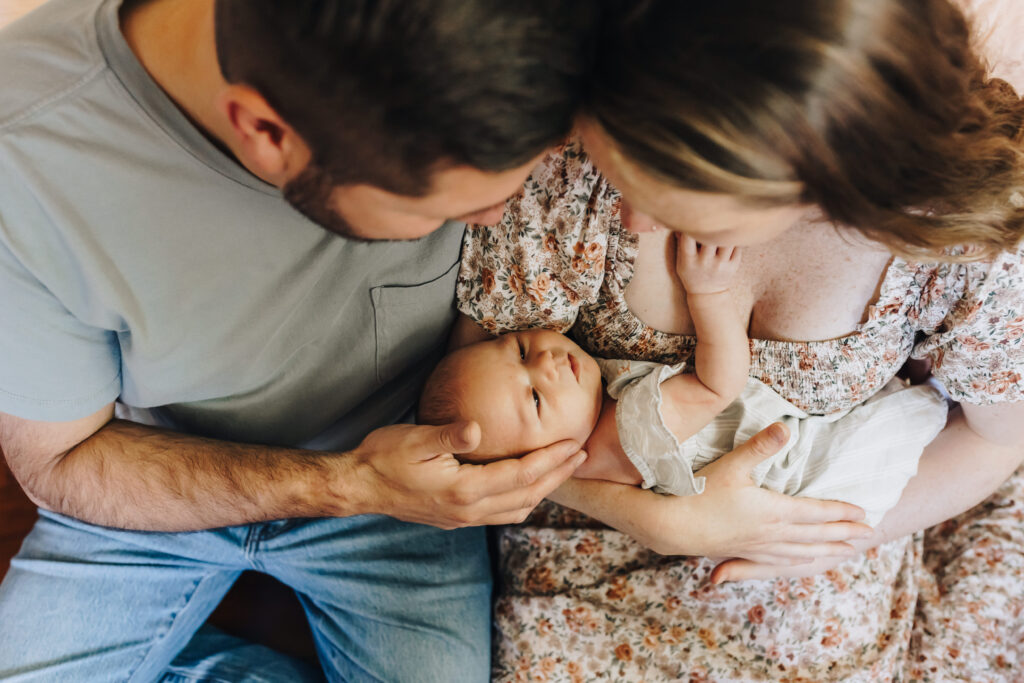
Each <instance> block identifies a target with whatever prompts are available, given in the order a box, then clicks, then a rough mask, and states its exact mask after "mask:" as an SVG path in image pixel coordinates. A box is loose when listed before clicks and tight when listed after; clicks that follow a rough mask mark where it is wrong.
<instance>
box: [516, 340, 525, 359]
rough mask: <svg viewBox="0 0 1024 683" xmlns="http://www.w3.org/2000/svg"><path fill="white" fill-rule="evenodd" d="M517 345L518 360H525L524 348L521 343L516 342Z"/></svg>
mask: <svg viewBox="0 0 1024 683" xmlns="http://www.w3.org/2000/svg"><path fill="white" fill-rule="evenodd" d="M516 343H517V344H519V360H526V347H525V346H523V342H521V341H517V342H516Z"/></svg>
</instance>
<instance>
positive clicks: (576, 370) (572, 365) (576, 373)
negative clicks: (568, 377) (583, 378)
mask: <svg viewBox="0 0 1024 683" xmlns="http://www.w3.org/2000/svg"><path fill="white" fill-rule="evenodd" d="M566 355H567V356H568V357H569V369H570V370H572V375H573V377H575V378H576V382H577V383H579V381H580V364H579V362H578V361H577V360H576V357H575V356H573V355H572V354H571V353H569V354H566Z"/></svg>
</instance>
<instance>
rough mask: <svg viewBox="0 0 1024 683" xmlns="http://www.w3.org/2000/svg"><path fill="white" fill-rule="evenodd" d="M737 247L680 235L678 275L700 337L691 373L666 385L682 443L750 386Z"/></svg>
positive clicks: (668, 417) (672, 424) (669, 420)
mask: <svg viewBox="0 0 1024 683" xmlns="http://www.w3.org/2000/svg"><path fill="white" fill-rule="evenodd" d="M739 265H740V250H739V248H738V247H713V246H708V245H701V244H699V243H697V242H696V241H695V240H694V239H693V238H692V237H688V236H686V235H680V236H679V237H678V241H677V243H676V273H677V274H678V275H679V279H680V280H681V281H682V283H683V286H684V287H685V288H686V305H687V307H688V308H689V310H690V317H691V318H692V319H693V326H694V329H695V330H696V334H697V347H696V349H695V351H694V370H695V372H694V373H692V374H686V375H678V376H676V377H673V378H672V379H670V380H668V381H666V382H665V383H664V384H663V385H662V393H663V396H664V398H665V403H664V404H663V405H664V409H663V411H662V412H663V417H664V418H665V422H666V424H667V425H668V427H669V429H671V430H672V432H673V433H674V434H675V435H676V437H677V438H678V439H679V440H680V441H684V440H686V439H688V438H689V437H690V436H692V435H694V434H696V433H697V432H698V431H700V430H701V429H702V428H703V427H704V426H705V425H707V424H708V423H709V422H711V420H712V419H714V417H715V416H716V415H718V413H720V412H721V411H722V410H723V409H724V408H725V407H726V406H727V405H729V404H730V403H732V402H733V401H734V400H735V399H736V397H737V396H739V395H740V392H742V391H743V387H744V386H745V385H746V382H747V374H748V373H749V371H750V342H749V340H748V339H747V326H748V324H749V321H750V312H749V310H746V309H745V308H741V307H740V306H739V305H738V303H737V302H736V300H735V292H734V291H733V285H734V284H735V280H736V274H737V272H738V271H739Z"/></svg>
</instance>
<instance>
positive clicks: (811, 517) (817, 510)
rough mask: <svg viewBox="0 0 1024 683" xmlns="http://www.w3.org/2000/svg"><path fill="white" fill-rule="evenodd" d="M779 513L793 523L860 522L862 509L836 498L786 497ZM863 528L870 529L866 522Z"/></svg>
mask: <svg viewBox="0 0 1024 683" xmlns="http://www.w3.org/2000/svg"><path fill="white" fill-rule="evenodd" d="M782 505H783V506H784V507H783V509H782V510H780V512H779V514H780V516H781V517H783V518H784V519H786V520H787V521H790V522H793V523H795V524H800V523H803V524H824V523H826V522H860V521H861V520H862V519H864V510H863V509H861V508H859V507H857V506H856V505H851V504H850V503H844V502H842V501H838V500H815V499H813V498H789V497H787V498H786V500H785V502H784V503H782ZM860 526H862V527H863V528H864V529H867V530H869V531H870V530H871V527H869V526H867V525H866V524H861V525H860Z"/></svg>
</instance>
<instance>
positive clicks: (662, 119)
mask: <svg viewBox="0 0 1024 683" xmlns="http://www.w3.org/2000/svg"><path fill="white" fill-rule="evenodd" d="M609 4H610V6H609V8H608V12H609V16H608V17H607V21H606V23H605V29H604V35H603V37H602V40H601V41H600V43H599V45H600V50H599V56H598V63H597V65H596V68H595V70H594V75H593V77H592V80H591V83H590V88H589V95H588V111H587V116H589V117H590V118H591V119H592V120H593V121H595V122H597V123H598V124H599V125H600V126H601V127H602V128H603V129H604V130H605V132H606V133H607V134H608V135H609V136H610V137H611V139H612V141H613V144H614V145H615V146H616V147H617V148H618V150H619V151H620V152H621V153H622V154H624V155H625V156H626V157H628V158H629V159H631V160H632V161H633V162H634V163H635V164H637V165H639V166H640V167H641V168H642V169H644V170H645V171H647V172H648V173H650V174H651V175H653V176H654V177H656V178H658V179H659V180H663V181H665V182H666V183H669V184H671V185H673V186H677V187H682V188H687V189H692V190H699V191H708V192H719V193H728V194H733V195H737V196H740V197H743V198H745V199H747V200H748V201H750V202H754V203H760V204H764V205H780V204H793V203H813V204H816V205H818V206H820V207H821V208H822V209H823V210H824V212H825V214H826V215H827V216H828V217H829V219H831V220H832V221H834V222H835V223H839V224H845V225H849V226H853V227H856V228H858V229H859V230H860V231H862V232H863V233H865V234H866V235H867V236H868V237H870V238H872V239H876V240H878V241H880V242H882V243H884V244H886V245H887V246H889V247H890V249H892V250H893V251H894V252H895V253H897V254H900V255H903V256H906V257H908V258H913V259H918V260H920V259H922V258H925V259H929V258H930V259H934V258H943V257H946V258H956V260H965V259H977V258H986V257H990V256H992V255H994V254H995V253H997V252H1000V251H1004V250H1008V249H1012V248H1014V247H1016V246H1017V245H1018V244H1019V243H1020V241H1021V239H1022V237H1024V135H1022V122H1024V105H1022V103H1021V101H1020V99H1019V97H1018V96H1017V94H1016V93H1015V92H1014V91H1013V88H1011V87H1010V86H1009V85H1008V84H1007V83H1005V82H1003V81H1000V80H990V79H989V78H988V77H987V74H986V69H985V66H984V64H983V63H982V61H981V59H980V58H979V57H978V56H977V55H976V54H975V52H974V51H973V49H972V46H971V37H970V36H971V34H970V29H969V26H968V23H967V21H966V19H965V17H964V15H963V14H962V12H961V11H960V10H959V9H957V8H956V7H954V6H953V5H951V4H950V3H949V2H948V0H712V1H710V2H682V1H680V0H639V1H638V0H611V1H610V3H609ZM963 248H966V249H963ZM951 253H957V254H962V255H961V256H959V257H950V256H949V255H950V254H951Z"/></svg>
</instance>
